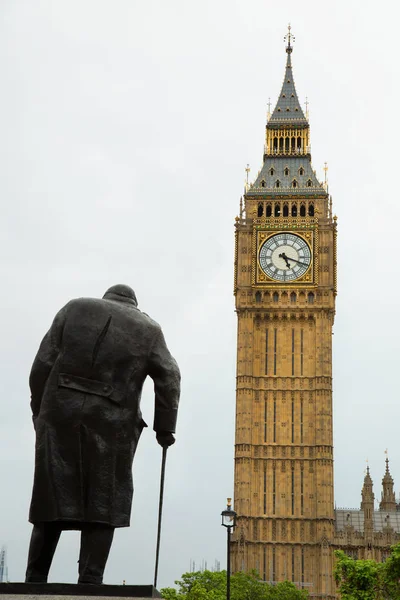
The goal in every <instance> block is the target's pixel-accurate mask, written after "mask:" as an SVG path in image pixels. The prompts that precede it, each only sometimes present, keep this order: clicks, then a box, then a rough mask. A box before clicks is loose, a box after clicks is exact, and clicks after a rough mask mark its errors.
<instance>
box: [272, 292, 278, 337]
mask: <svg viewBox="0 0 400 600" xmlns="http://www.w3.org/2000/svg"><path fill="white" fill-rule="evenodd" d="M272 300H273V301H274V302H278V300H279V294H278V292H274V293H273V294H272ZM275 331H276V329H275Z"/></svg>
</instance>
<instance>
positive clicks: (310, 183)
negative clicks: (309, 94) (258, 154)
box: [246, 25, 327, 196]
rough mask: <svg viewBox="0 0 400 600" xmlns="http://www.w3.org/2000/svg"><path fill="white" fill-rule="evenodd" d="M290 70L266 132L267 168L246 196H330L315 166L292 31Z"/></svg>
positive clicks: (289, 36) (288, 47)
mask: <svg viewBox="0 0 400 600" xmlns="http://www.w3.org/2000/svg"><path fill="white" fill-rule="evenodd" d="M285 40H286V41H287V45H286V67H285V76H284V79H283V84H282V89H281V92H280V94H279V97H278V100H277V103H276V106H275V109H274V111H273V113H272V115H270V114H269V110H268V122H267V125H266V128H265V146H264V164H263V167H262V169H261V171H260V172H259V174H258V176H257V178H256V180H255V181H254V183H253V184H252V185H250V186H248V187H247V189H246V195H248V196H252V195H260V194H265V193H266V192H270V191H274V192H275V190H276V192H277V193H279V194H290V195H293V194H295V195H301V196H304V195H305V194H306V195H314V196H315V195H316V194H318V195H320V194H322V195H323V196H326V195H327V194H326V190H325V188H324V186H323V184H322V183H321V182H320V181H319V180H318V178H317V176H316V174H315V171H314V169H313V168H312V165H311V146H310V126H309V123H308V119H307V117H306V116H305V115H304V112H303V109H302V107H301V105H300V101H299V98H298V96H297V92H296V87H295V84H294V77H293V68H292V52H293V46H292V42H293V41H294V37H293V35H292V33H291V27H290V25H289V30H288V33H287V35H286V36H285Z"/></svg>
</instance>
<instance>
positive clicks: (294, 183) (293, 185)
mask: <svg viewBox="0 0 400 600" xmlns="http://www.w3.org/2000/svg"><path fill="white" fill-rule="evenodd" d="M292 187H294V188H295V187H297V181H296V180H295V179H293V182H292Z"/></svg>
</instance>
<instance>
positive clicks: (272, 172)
mask: <svg viewBox="0 0 400 600" xmlns="http://www.w3.org/2000/svg"><path fill="white" fill-rule="evenodd" d="M274 139H276V138H274ZM274 173H275V171H274V169H270V171H269V174H270V175H271V177H272V175H273V174H274Z"/></svg>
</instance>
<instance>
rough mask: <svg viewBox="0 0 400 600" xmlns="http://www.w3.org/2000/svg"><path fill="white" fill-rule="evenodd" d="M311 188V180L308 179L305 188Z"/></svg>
mask: <svg viewBox="0 0 400 600" xmlns="http://www.w3.org/2000/svg"><path fill="white" fill-rule="evenodd" d="M311 186H312V181H311V179H309V180H308V181H307V187H311Z"/></svg>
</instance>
